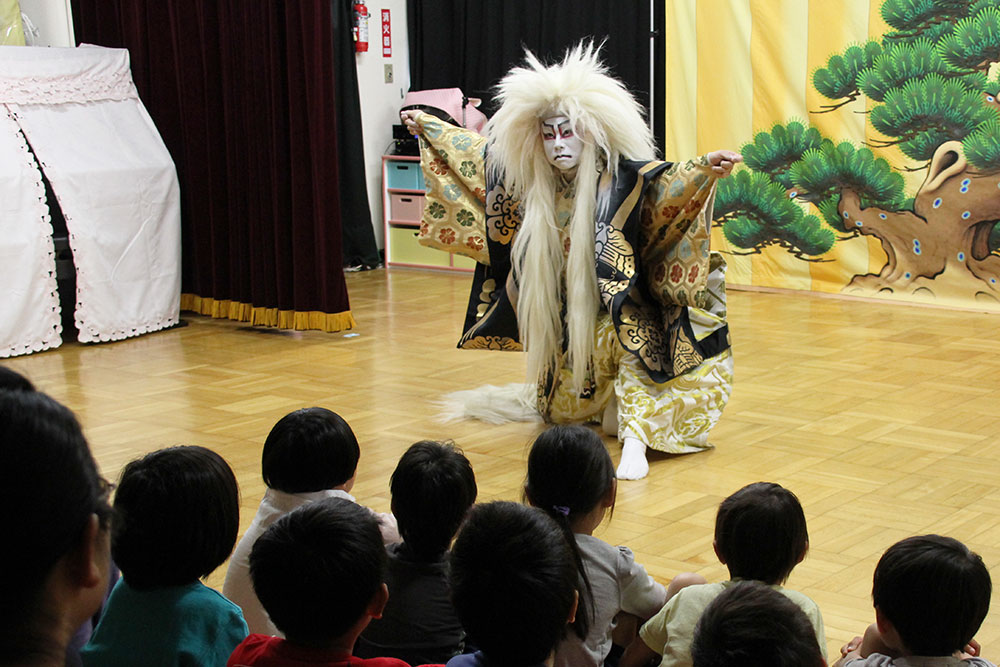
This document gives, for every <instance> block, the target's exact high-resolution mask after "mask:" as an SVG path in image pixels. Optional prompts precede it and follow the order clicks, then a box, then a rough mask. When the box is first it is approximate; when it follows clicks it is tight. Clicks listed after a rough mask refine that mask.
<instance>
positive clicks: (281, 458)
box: [222, 408, 399, 635]
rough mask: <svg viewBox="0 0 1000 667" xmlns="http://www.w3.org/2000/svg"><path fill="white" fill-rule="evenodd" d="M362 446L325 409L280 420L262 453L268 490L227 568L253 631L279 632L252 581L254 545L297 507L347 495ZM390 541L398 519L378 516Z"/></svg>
mask: <svg viewBox="0 0 1000 667" xmlns="http://www.w3.org/2000/svg"><path fill="white" fill-rule="evenodd" d="M360 456H361V450H360V448H359V447H358V440H357V438H356V437H354V432H353V431H352V430H351V427H350V426H348V425H347V422H346V421H344V420H343V418H342V417H341V416H340V415H338V414H337V413H335V412H331V411H330V410H327V409H326V408H303V409H301V410H296V411H295V412H292V413H289V414H287V415H285V416H284V417H282V418H281V419H279V420H278V423H277V424H275V425H274V428H272V429H271V432H270V433H269V434H268V436H267V439H266V440H265V441H264V451H263V453H262V455H261V471H262V473H263V477H264V483H265V484H266V485H267V491H265V492H264V497H263V498H262V499H261V501H260V507H258V508H257V515H256V516H255V517H254V518H253V521H252V522H251V523H250V527H249V528H247V532H246V533H245V534H244V535H243V537H242V538H241V539H240V541H239V544H237V545H236V550H235V551H234V552H233V557H232V559H231V560H230V561H229V568H228V569H227V570H226V580H225V581H224V582H223V584H222V594H223V595H225V596H226V597H227V598H229V599H230V600H232V601H233V602H235V603H236V604H237V605H239V606H240V608H241V609H242V610H243V617H244V618H245V619H246V622H247V626H248V627H249V628H250V632H256V633H261V634H266V635H276V634H279V633H278V629H277V628H276V627H274V624H273V623H271V622H270V620H268V618H267V614H266V613H264V609H263V607H261V605H260V601H259V600H257V596H256V595H254V592H253V587H252V586H251V585H250V561H249V559H250V549H252V548H253V544H254V542H256V541H257V538H258V537H260V536H261V534H263V532H264V531H265V530H267V528H268V526H270V525H271V524H272V523H274V522H275V521H277V520H278V519H280V518H281V517H283V516H284V515H286V514H288V513H289V512H291V511H292V510H293V509H295V508H296V507H299V506H301V505H304V504H306V503H309V502H313V501H314V500H319V499H321V498H344V499H345V500H350V501H351V502H354V496H352V495H351V494H350V493H348V492H349V491H350V490H351V487H353V486H354V476H355V472H356V471H357V467H358V458H359V457H360ZM377 516H378V518H379V521H380V526H381V528H382V535H383V537H384V538H385V541H386V542H387V543H388V542H398V541H399V534H398V533H397V531H396V520H395V519H394V518H393V516H392V515H391V514H379V515H377Z"/></svg>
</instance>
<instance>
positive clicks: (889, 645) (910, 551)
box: [836, 535, 993, 667]
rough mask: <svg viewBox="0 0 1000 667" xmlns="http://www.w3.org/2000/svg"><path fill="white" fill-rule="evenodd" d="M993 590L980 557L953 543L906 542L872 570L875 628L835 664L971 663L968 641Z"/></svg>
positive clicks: (975, 661) (974, 655)
mask: <svg viewBox="0 0 1000 667" xmlns="http://www.w3.org/2000/svg"><path fill="white" fill-rule="evenodd" d="M992 588H993V585H992V583H991V581H990V573H989V570H987V569H986V566H985V565H984V564H983V559H982V558H980V557H979V555H978V554H975V553H973V552H971V551H969V549H968V547H966V546H965V545H964V544H962V543H961V542H959V541H958V540H956V539H953V538H951V537H942V536H941V535H922V536H918V537H908V538H906V539H905V540H901V541H899V542H897V543H896V544H894V545H892V546H891V547H889V549H888V550H887V551H886V552H885V553H884V554H883V555H882V558H881V559H880V560H879V562H878V565H876V566H875V576H874V577H873V581H872V602H873V603H874V605H875V624H874V625H872V626H871V627H869V628H868V631H867V632H865V636H864V639H863V640H862V639H861V638H860V637H856V638H855V639H854V641H852V642H850V643H848V644H847V646H845V647H844V649H841V650H842V652H843V653H844V657H842V658H841V659H840V660H839V661H837V663H836V665H838V666H840V665H843V666H844V667H847V666H848V665H849V666H850V667H862V666H865V667H874V666H880V665H922V666H924V667H932V666H934V665H941V666H944V665H962V664H963V663H964V664H966V665H976V666H990V667H992V663H990V662H988V661H987V660H983V659H982V658H980V657H978V653H979V645H978V644H977V643H975V641H974V640H973V636H975V634H976V632H977V631H978V630H979V626H980V625H982V623H983V620H984V619H985V618H986V613H987V612H988V611H989V608H990V593H991V591H992Z"/></svg>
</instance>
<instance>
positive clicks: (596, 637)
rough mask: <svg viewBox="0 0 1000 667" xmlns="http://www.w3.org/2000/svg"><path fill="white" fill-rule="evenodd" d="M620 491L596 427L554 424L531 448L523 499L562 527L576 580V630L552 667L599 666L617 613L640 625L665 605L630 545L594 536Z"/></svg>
mask: <svg viewBox="0 0 1000 667" xmlns="http://www.w3.org/2000/svg"><path fill="white" fill-rule="evenodd" d="M617 489H618V481H617V479H616V478H615V467H614V464H613V463H612V462H611V456H610V455H609V454H608V450H607V448H605V446H604V442H603V441H602V440H601V437H600V436H599V435H597V433H595V432H594V431H593V430H591V429H589V428H586V427H584V426H552V427H550V428H548V429H546V430H545V431H543V432H542V433H541V434H540V435H539V436H538V437H537V438H536V439H535V442H534V443H533V444H532V446H531V451H530V452H529V453H528V474H527V477H526V479H525V484H524V495H525V498H526V499H527V501H528V502H529V503H531V504H532V505H534V506H535V507H537V508H539V509H541V510H542V511H544V512H546V513H547V514H549V515H550V516H551V517H552V518H553V519H555V520H556V523H558V524H559V525H560V526H561V527H562V528H563V530H564V531H565V533H566V536H567V539H569V540H570V541H571V544H570V546H571V547H572V549H573V551H574V563H576V564H577V568H578V571H579V576H580V582H581V586H580V589H581V593H580V596H581V599H580V605H579V609H578V612H577V624H576V625H575V627H574V630H578V631H579V632H573V633H570V634H569V636H568V637H567V638H566V640H565V641H564V642H562V643H561V644H560V645H559V648H558V649H556V659H555V664H556V665H557V667H586V666H587V665H591V666H593V667H596V666H597V665H602V664H603V663H604V661H605V660H606V659H607V658H608V656H609V654H610V653H611V651H612V638H611V634H612V630H613V628H614V621H615V617H616V616H617V615H618V614H619V613H621V612H625V613H626V614H631V615H633V616H635V617H637V618H638V619H639V621H638V622H639V623H641V622H643V621H645V620H647V619H648V618H649V617H651V616H652V615H653V614H655V613H656V612H658V611H659V610H660V608H661V607H662V606H663V604H664V602H666V599H667V591H666V589H664V587H663V585H662V584H660V583H658V582H657V581H655V580H654V579H653V578H652V577H650V576H649V575H648V574H646V570H645V569H644V568H643V567H642V565H639V564H638V563H636V562H635V558H634V556H633V555H632V551H631V550H630V549H629V548H628V547H622V546H612V545H610V544H608V543H607V542H605V541H603V540H601V539H599V538H597V537H594V530H595V529H596V528H597V527H598V526H599V525H600V524H601V522H602V521H603V520H604V517H605V516H606V515H607V513H608V511H609V510H610V509H612V508H613V507H614V502H615V495H616V493H617ZM700 581H704V579H701V580H700ZM633 637H634V631H633ZM624 643H628V642H627V641H625V642H624ZM618 651H619V652H620V651H621V649H618Z"/></svg>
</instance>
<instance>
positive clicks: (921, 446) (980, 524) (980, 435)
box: [4, 270, 1000, 661]
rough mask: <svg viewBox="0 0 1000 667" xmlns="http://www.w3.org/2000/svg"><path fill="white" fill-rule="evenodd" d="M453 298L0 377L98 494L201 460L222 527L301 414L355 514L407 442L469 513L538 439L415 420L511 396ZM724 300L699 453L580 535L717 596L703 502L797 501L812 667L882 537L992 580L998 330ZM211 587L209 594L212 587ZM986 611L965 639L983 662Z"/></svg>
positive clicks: (982, 320)
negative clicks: (54, 409) (440, 404)
mask: <svg viewBox="0 0 1000 667" xmlns="http://www.w3.org/2000/svg"><path fill="white" fill-rule="evenodd" d="M468 283H469V279H468V277H467V276H456V275H446V274H441V273H430V272H418V271H405V270H395V271H391V272H386V271H383V270H379V271H373V272H369V273H363V274H352V275H349V276H348V287H349V290H350V295H351V305H352V311H353V313H354V316H355V318H356V319H357V321H358V324H359V326H358V328H357V329H356V330H355V331H353V332H349V333H347V334H346V335H345V334H344V333H337V334H324V333H318V332H305V333H293V332H275V331H269V330H261V329H253V328H249V327H245V326H242V325H240V324H237V323H233V322H228V321H222V320H212V319H209V318H205V317H200V316H194V315H191V314H190V313H185V314H184V316H185V319H186V320H187V322H188V323H189V326H187V327H184V328H179V329H174V330H171V331H166V332H161V333H156V334H152V335H147V336H143V337H140V338H137V339H132V340H128V341H121V342H117V343H112V344H105V345H96V346H93V345H89V346H85V345H79V344H69V345H66V346H64V347H62V348H61V349H58V350H54V351H49V352H44V353H41V354H36V355H32V356H28V357H19V358H15V359H10V360H7V361H5V362H4V363H5V364H6V365H9V366H11V367H12V368H14V369H16V370H18V371H20V372H23V373H25V374H27V375H28V376H29V377H30V378H31V379H32V380H33V381H34V382H35V383H36V384H37V385H38V386H39V388H41V389H42V390H44V391H47V392H49V393H50V394H52V395H53V396H55V397H56V398H58V399H59V400H61V401H63V402H65V403H66V404H67V405H69V406H70V407H71V408H72V409H74V410H75V411H76V412H77V414H78V415H79V416H80V419H81V421H82V423H83V424H84V428H85V430H86V433H87V435H88V438H89V439H90V442H91V445H92V447H93V449H94V452H95V455H96V457H97V459H98V461H99V463H100V465H101V467H102V469H103V471H104V473H105V475H106V476H108V477H109V478H111V479H115V478H117V475H118V472H119V470H120V469H121V467H122V465H123V464H125V463H126V462H127V461H129V460H131V459H132V458H134V457H136V456H139V455H141V454H143V453H145V452H148V451H152V450H154V449H157V448H160V447H165V446H170V445H176V444H201V445H204V446H207V447H211V448H214V449H216V450H217V451H219V452H220V453H221V454H222V455H223V456H225V457H226V458H227V459H228V460H229V462H230V463H231V465H232V466H233V468H234V469H235V471H236V474H237V477H238V479H239V481H240V485H241V489H242V522H243V527H244V528H245V527H246V526H247V525H248V524H249V522H250V519H251V518H252V517H253V514H254V511H255V509H256V506H257V503H258V501H259V499H260V496H261V494H262V493H263V483H262V482H261V480H260V469H259V466H260V450H261V445H262V443H263V440H264V437H265V436H266V435H267V432H268V430H269V429H270V427H271V426H272V425H273V424H274V422H275V421H277V419H279V418H280V417H281V416H282V415H284V414H285V413H287V412H289V411H291V410H293V409H297V408H299V407H305V406H309V405H322V406H325V407H328V408H331V409H333V410H335V411H337V412H339V413H340V414H342V415H343V416H344V417H345V418H346V419H347V421H348V422H349V423H350V424H351V425H352V427H353V428H354V431H355V432H356V433H357V435H358V439H359V441H360V442H361V447H362V456H361V462H360V464H359V469H358V472H359V475H358V482H357V484H356V486H355V488H354V494H355V495H356V496H357V498H358V499H359V501H360V502H362V503H364V504H367V505H369V506H371V507H373V508H374V509H377V510H380V511H388V509H389V495H388V481H389V475H390V473H391V471H392V469H393V468H394V466H395V463H396V460H397V459H398V457H399V455H400V454H401V453H402V452H403V451H404V450H405V449H406V447H407V446H408V445H409V444H411V443H412V442H414V441H416V440H419V439H424V438H435V439H446V438H451V439H454V440H455V441H456V442H457V443H458V444H459V445H460V446H461V447H463V448H464V450H465V452H466V454H467V455H468V457H469V459H470V460H471V461H472V464H473V466H474V468H475V471H476V477H477V480H478V483H479V489H480V500H491V499H501V498H502V499H519V498H520V488H521V484H522V482H523V476H524V458H525V452H526V447H527V446H528V444H529V443H530V441H531V439H532V437H533V436H534V435H535V434H536V433H537V432H538V431H539V430H540V426H539V425H537V424H508V425H503V426H491V425H488V424H481V423H477V422H462V423H456V424H441V423H438V422H437V421H436V420H435V417H434V414H435V408H434V406H433V400H434V399H435V398H436V397H438V396H439V395H441V394H443V393H446V392H448V391H452V390H456V389H463V388H471V387H474V386H478V385H479V384H484V383H488V382H489V383H506V382H516V381H521V379H522V372H523V366H522V361H521V358H520V355H518V354H515V353H501V352H485V351H462V350H457V349H455V347H454V345H455V341H456V340H457V339H458V336H459V333H460V327H461V321H462V318H463V314H464V308H465V301H466V296H467V289H468ZM729 301H730V314H729V321H730V328H731V331H732V338H733V341H734V353H735V357H736V384H735V391H734V395H733V398H732V401H731V402H730V404H729V406H728V408H727V409H726V413H725V415H724V417H723V420H722V422H721V423H720V424H719V425H718V427H717V428H716V429H715V431H714V432H713V434H712V442H713V443H714V444H715V446H716V448H715V449H714V450H711V451H708V452H705V453H700V454H694V455H688V456H681V457H667V456H654V457H653V459H652V465H651V472H650V475H649V477H648V478H646V479H644V480H641V481H637V482H623V483H621V484H620V485H619V492H618V499H617V504H616V506H615V510H614V516H613V517H612V519H611V520H610V522H608V521H606V522H605V523H604V524H603V526H602V527H601V528H600V529H599V530H598V533H597V535H598V536H599V537H601V538H603V539H605V540H607V541H609V542H612V543H620V544H626V545H628V546H630V547H631V548H632V549H633V550H634V551H635V552H636V557H637V560H638V561H639V562H641V563H643V564H644V565H645V566H646V568H647V569H648V570H649V571H650V572H651V573H652V574H653V575H654V576H655V577H657V578H658V579H660V580H662V581H667V580H669V579H670V577H672V576H673V575H674V574H676V573H677V572H679V571H683V570H695V571H698V572H701V573H702V574H704V575H705V576H706V577H707V578H708V579H709V580H719V579H722V578H724V577H726V571H725V568H724V567H723V566H722V565H720V564H719V563H718V562H717V561H716V559H715V556H714V555H713V552H712V526H713V522H714V515H715V510H716V507H717V505H718V503H719V502H720V501H721V500H722V499H723V498H724V497H725V496H727V495H728V494H730V493H732V492H733V491H735V490H736V489H738V488H739V487H741V486H743V485H744V484H747V483H749V482H753V481H759V480H767V481H775V482H779V483H781V484H783V485H785V486H786V487H788V488H790V489H792V490H793V491H794V492H795V493H796V494H797V495H798V496H799V498H800V499H801V501H802V504H803V506H804V508H805V512H806V517H807V520H808V523H809V531H810V537H811V548H810V551H809V554H808V556H807V557H806V559H805V561H804V562H803V563H802V564H801V565H799V566H798V567H797V568H796V569H795V571H794V572H793V573H792V576H791V579H790V580H789V582H788V585H789V587H791V588H794V589H797V590H801V591H803V592H804V593H806V594H807V595H809V596H810V597H812V598H813V599H814V600H816V602H817V603H818V604H819V606H820V608H821V609H822V611H823V615H824V618H825V622H826V631H827V639H828V644H829V646H828V648H829V650H830V654H831V656H836V655H837V653H836V652H837V650H838V649H839V646H840V645H841V644H843V643H844V642H845V641H847V640H848V639H849V638H850V637H852V636H853V635H855V634H860V633H861V631H862V630H863V629H864V627H865V626H866V625H867V624H868V623H869V622H871V620H873V617H874V615H873V612H872V609H871V601H870V589H871V574H872V569H873V567H874V565H875V562H876V561H877V560H878V557H879V556H880V555H881V553H882V552H883V551H884V550H885V548H886V547H888V546H889V545H890V544H892V543H893V542H895V541H896V540H898V539H900V538H902V537H904V536H908V535H912V534H922V533H928V532H938V533H943V534H948V535H952V536H954V537H956V538H958V539H960V540H962V541H964V542H965V543H966V544H968V545H969V546H970V547H971V548H972V549H974V550H975V551H977V552H979V553H980V554H981V555H982V556H983V558H984V559H985V561H986V563H987V565H988V566H989V567H990V568H991V571H992V573H993V575H994V577H995V578H998V579H1000V333H998V330H1000V327H998V325H1000V319H998V318H997V316H996V315H987V314H980V313H971V312H956V311H947V310H935V309H928V308H917V307H907V306H900V305H890V304H873V303H864V302H857V301H845V300H838V299H827V298H819V297H812V296H804V295H787V294H763V293H748V292H731V293H730V299H729ZM608 442H609V448H610V451H611V453H612V456H613V458H615V460H616V461H617V458H618V455H619V449H618V446H617V444H615V443H614V441H611V440H609V441H608ZM761 539H767V536H766V535H763V536H761ZM224 571H225V570H224V568H220V570H219V571H217V572H216V573H215V574H214V575H212V577H211V578H210V580H209V583H211V584H213V585H216V586H218V585H220V584H221V581H222V576H223V574H224ZM993 609H994V610H993V612H992V613H991V614H990V616H989V617H988V619H987V621H986V623H985V625H984V626H983V628H982V630H981V631H980V633H979V636H978V638H979V640H980V641H981V643H982V644H983V647H984V655H985V657H987V658H990V659H992V660H994V661H995V660H997V659H998V658H1000V614H998V613H997V609H998V607H997V605H994V608H993ZM929 613H931V612H930V610H929Z"/></svg>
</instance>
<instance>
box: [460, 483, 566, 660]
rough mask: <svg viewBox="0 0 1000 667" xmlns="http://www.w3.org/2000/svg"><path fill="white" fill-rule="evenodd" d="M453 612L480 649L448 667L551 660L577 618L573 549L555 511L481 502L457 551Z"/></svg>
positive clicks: (462, 532)
mask: <svg viewBox="0 0 1000 667" xmlns="http://www.w3.org/2000/svg"><path fill="white" fill-rule="evenodd" d="M450 564H451V590H452V599H453V601H454V603H455V611H456V612H458V617H459V619H461V621H462V625H463V626H464V627H465V630H466V632H468V633H469V638H470V639H471V640H472V641H473V642H474V643H475V644H476V646H478V647H479V649H480V650H479V651H477V652H476V653H467V654H462V655H459V656H455V657H454V658H452V659H451V660H449V661H448V664H447V667H484V666H485V665H503V667H531V666H534V665H551V664H552V660H553V657H554V652H555V648H556V645H558V644H559V642H560V641H561V640H562V639H563V637H564V636H565V634H566V627H567V624H569V623H572V622H573V620H574V618H575V616H576V605H577V599H578V592H577V591H578V588H577V587H578V581H579V580H578V577H577V569H576V565H575V563H574V562H573V552H572V550H571V548H570V544H569V542H568V541H567V539H566V536H565V534H564V532H563V530H562V528H560V527H559V526H558V525H557V524H556V522H555V521H554V520H553V519H552V517H550V516H548V515H547V514H545V513H544V512H542V511H540V510H538V509H535V508H532V507H527V506H525V505H520V504H518V503H512V502H503V501H497V502H492V503H487V504H485V505H476V506H474V507H473V508H472V509H471V510H469V515H468V516H467V517H466V520H465V523H464V524H463V525H462V528H461V530H459V532H458V537H457V538H455V544H454V546H453V547H452V549H451V558H450Z"/></svg>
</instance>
